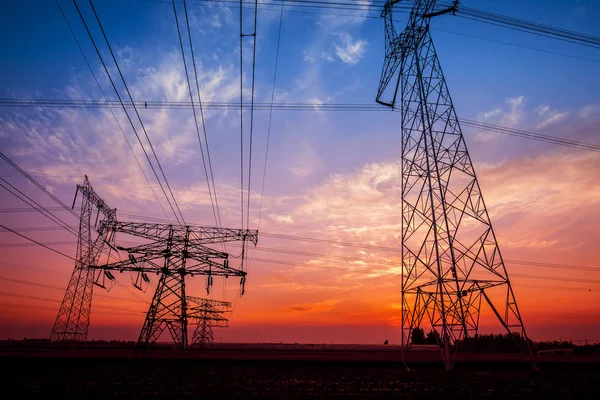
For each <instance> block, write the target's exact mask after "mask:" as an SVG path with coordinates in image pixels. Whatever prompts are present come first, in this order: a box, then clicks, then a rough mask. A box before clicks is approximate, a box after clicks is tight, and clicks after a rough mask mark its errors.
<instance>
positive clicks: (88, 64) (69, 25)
mask: <svg viewBox="0 0 600 400" xmlns="http://www.w3.org/2000/svg"><path fill="white" fill-rule="evenodd" d="M55 1H56V5H57V7H58V9H59V10H60V13H61V15H62V17H63V19H64V21H65V23H66V24H67V27H68V28H69V31H70V32H71V35H72V36H73V39H74V40H75V43H76V44H77V48H78V49H79V52H80V53H81V55H82V56H83V59H84V60H85V63H86V65H87V67H88V69H89V70H90V73H91V74H92V77H94V81H95V82H96V85H97V86H98V89H100V93H101V94H102V98H103V99H104V101H105V102H108V98H107V97H106V94H105V93H104V90H103V89H102V86H101V85H100V82H99V81H98V78H97V77H96V74H95V73H94V70H93V69H92V66H91V64H90V62H89V60H88V58H87V56H86V55H85V52H84V51H83V48H82V47H81V44H80V43H79V40H78V39H77V36H76V35H75V31H73V28H72V27H71V24H70V23H69V20H68V19H67V16H66V15H65V13H64V11H63V9H62V7H61V6H60V3H59V1H58V0H55ZM109 109H110V112H111V114H112V116H113V118H114V119H115V122H116V123H117V126H118V127H119V130H120V131H121V134H122V135H123V138H124V139H125V142H126V143H127V146H128V147H129V150H130V151H131V154H133V158H134V159H135V162H136V163H137V165H138V167H139V168H140V171H141V172H142V175H143V176H144V179H145V180H146V182H147V183H148V186H149V187H150V190H151V191H152V194H153V195H154V198H155V199H156V201H157V202H158V205H159V206H160V209H161V210H162V212H163V214H165V217H167V219H169V216H168V215H167V212H166V211H165V209H164V207H163V205H162V203H161V202H160V200H159V199H158V196H157V195H156V192H155V191H154V188H153V187H152V185H151V184H150V180H149V179H148V176H147V175H146V172H145V171H144V169H143V168H142V165H141V164H140V160H139V159H138V157H137V155H136V154H135V151H134V150H133V146H132V145H131V143H130V142H129V139H128V138H127V135H126V134H125V131H124V130H123V127H122V126H121V123H120V122H119V119H118V118H117V115H116V114H115V112H114V111H113V109H112V107H109Z"/></svg>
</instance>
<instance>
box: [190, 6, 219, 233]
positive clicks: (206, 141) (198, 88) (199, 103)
mask: <svg viewBox="0 0 600 400" xmlns="http://www.w3.org/2000/svg"><path fill="white" fill-rule="evenodd" d="M183 9H184V12H185V22H186V25H187V31H188V39H189V41H190V51H191V54H192V65H193V67H194V77H195V80H196V93H198V107H199V108H200V118H201V120H202V132H203V133H204V143H206V155H207V158H208V168H209V171H210V180H211V182H212V186H213V193H214V196H215V205H216V208H217V217H218V220H219V221H218V225H219V227H221V226H222V225H223V224H222V222H221V213H220V211H219V200H218V197H217V187H216V186H215V176H214V173H213V167H212V160H211V157H210V146H209V145H208V133H207V132H206V121H205V118H204V109H203V107H202V96H201V93H200V83H199V81H198V71H197V68H196V57H195V56H194V43H193V42H192V30H191V28H190V20H189V17H188V10H187V1H186V0H183ZM211 202H212V199H211Z"/></svg>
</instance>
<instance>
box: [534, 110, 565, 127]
mask: <svg viewBox="0 0 600 400" xmlns="http://www.w3.org/2000/svg"><path fill="white" fill-rule="evenodd" d="M535 113H536V114H537V115H538V121H539V122H538V124H537V126H536V127H535V128H536V129H543V128H545V127H547V126H548V125H552V124H555V123H557V122H559V121H562V120H563V119H565V118H566V117H567V116H568V115H569V113H568V112H567V111H564V112H560V111H557V110H552V109H550V107H549V106H548V105H546V104H542V105H540V106H539V107H538V108H536V109H535Z"/></svg>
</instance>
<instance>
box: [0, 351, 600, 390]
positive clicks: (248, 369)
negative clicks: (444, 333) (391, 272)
mask: <svg viewBox="0 0 600 400" xmlns="http://www.w3.org/2000/svg"><path fill="white" fill-rule="evenodd" d="M396 355H397V349H393V348H387V349H382V348H378V347H373V348H351V347H346V348H325V347H317V348H307V347H303V348H299V347H288V348H277V347H266V346H262V347H261V346H255V347H246V348H244V347H241V346H240V347H238V348H236V347H230V348H223V347H222V348H220V349H213V350H209V351H204V352H202V351H195V352H192V353H190V354H187V355H181V354H178V353H174V352H172V351H170V350H155V351H152V352H150V353H149V354H147V355H145V356H139V355H137V356H136V355H133V354H132V352H131V350H130V349H109V348H103V349H98V348H96V349H87V350H85V351H84V350H81V349H79V350H74V349H67V350H56V349H31V348H29V349H6V348H5V349H2V350H0V363H1V364H0V365H1V369H2V371H1V378H0V384H1V385H2V391H3V392H4V393H10V395H9V397H5V398H19V397H23V398H25V397H27V398H29V397H31V395H36V394H37V395H41V396H43V397H47V396H48V395H50V394H52V395H61V397H63V398H64V397H67V398H90V397H91V398H98V397H107V396H110V397H115V396H120V397H126V398H136V397H140V396H144V395H150V396H159V397H163V398H171V397H190V398H191V397H195V398H236V399H239V398H248V397H254V398H278V399H281V398H284V399H285V398H307V397H321V398H329V397H336V396H354V397H391V396H394V397H397V396H405V397H430V398H442V397H443V398H459V397H460V398H464V397H471V398H479V397H523V398H532V397H536V398H565V397H566V398H569V397H570V398H577V399H584V398H596V396H597V393H598V389H599V388H600V384H599V381H600V362H598V357H597V356H580V357H573V356H568V355H558V356H545V357H541V356H540V357H538V365H539V367H540V372H533V371H532V370H531V369H530V368H529V366H528V364H526V363H523V362H522V361H520V360H517V358H515V357H514V356H513V357H512V358H511V357H510V356H508V355H496V356H495V358H494V356H493V355H492V357H491V358H490V356H488V357H487V358H486V357H480V358H479V359H478V361H477V360H476V361H466V360H463V361H461V362H458V363H457V364H456V365H455V370H454V372H451V373H447V372H444V370H443V367H442V365H441V364H440V363H439V362H437V361H436V360H435V358H436V353H430V352H425V351H423V352H421V353H417V352H415V353H413V356H412V362H411V371H410V372H409V371H407V370H406V369H405V368H403V367H402V366H401V364H400V363H399V362H398V361H394V360H393V359H392V358H395V356H396ZM561 357H562V358H561ZM25 395H26V396H25Z"/></svg>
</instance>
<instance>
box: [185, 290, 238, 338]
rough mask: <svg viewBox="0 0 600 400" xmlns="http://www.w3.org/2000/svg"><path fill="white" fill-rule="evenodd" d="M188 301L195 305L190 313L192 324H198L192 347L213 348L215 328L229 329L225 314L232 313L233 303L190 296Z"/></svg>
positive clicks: (193, 334) (193, 335)
mask: <svg viewBox="0 0 600 400" xmlns="http://www.w3.org/2000/svg"><path fill="white" fill-rule="evenodd" d="M187 300H188V303H192V304H194V305H193V306H190V308H189V311H188V317H189V318H190V319H191V320H192V324H194V323H195V324H196V328H195V329H194V333H192V346H193V345H198V346H200V347H201V348H204V346H206V345H208V346H210V347H212V345H213V343H214V341H215V337H214V332H213V328H227V327H229V320H228V319H227V318H226V317H225V313H228V312H231V303H230V302H227V301H219V300H212V299H203V298H200V297H194V296H188V297H187Z"/></svg>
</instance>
